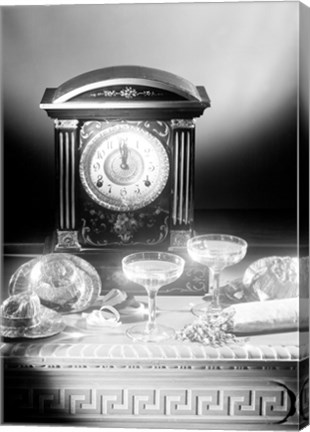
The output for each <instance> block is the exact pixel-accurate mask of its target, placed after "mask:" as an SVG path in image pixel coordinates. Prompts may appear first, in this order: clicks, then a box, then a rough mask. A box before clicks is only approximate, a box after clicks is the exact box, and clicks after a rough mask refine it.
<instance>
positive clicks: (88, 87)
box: [40, 66, 210, 118]
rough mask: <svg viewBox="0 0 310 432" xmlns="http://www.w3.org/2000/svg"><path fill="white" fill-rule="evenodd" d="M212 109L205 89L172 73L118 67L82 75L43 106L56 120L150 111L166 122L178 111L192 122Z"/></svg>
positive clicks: (52, 92) (50, 91)
mask: <svg viewBox="0 0 310 432" xmlns="http://www.w3.org/2000/svg"><path fill="white" fill-rule="evenodd" d="M209 106H210V99H209V97H208V95H207V93H206V91H205V89H204V87H201V86H198V87H196V86H194V85H193V84H192V83H191V82H190V81H188V80H186V79H184V78H182V77H180V76H178V75H175V74H172V73H170V72H166V71H163V70H160V69H154V68H149V67H142V66H114V67H107V68H103V69H97V70H93V71H90V72H87V73H84V74H82V75H78V76H76V77H74V78H72V79H70V80H68V81H66V82H64V83H63V84H61V85H60V86H59V87H57V88H47V89H46V91H45V94H44V96H43V99H42V101H41V104H40V108H42V109H44V110H46V111H47V113H48V114H49V115H50V116H51V117H54V118H57V117H58V116H59V114H65V116H63V118H65V117H66V118H69V117H70V115H69V112H70V111H71V113H72V111H74V113H75V114H76V118H81V117H85V114H86V115H87V110H94V111H93V112H92V114H93V115H92V117H93V116H94V115H95V117H97V118H100V117H102V116H105V117H106V116H108V117H109V110H111V109H112V110H113V111H112V113H113V115H115V114H117V115H121V116H122V113H123V112H124V111H123V110H124V109H125V110H127V109H130V110H133V111H132V112H133V113H134V112H135V114H137V115H139V114H142V112H141V110H145V109H147V110H151V111H153V112H154V110H163V111H164V112H165V114H164V116H165V117H166V118H168V117H169V116H170V114H172V113H174V114H175V113H176V112H178V111H179V112H182V114H184V116H185V117H187V118H190V117H198V116H200V115H201V114H202V112H203V111H204V109H205V108H207V107H209ZM85 110H86V111H85ZM117 110H120V111H119V112H117ZM135 114H134V115H135ZM148 114H149V113H148ZM148 114H147V113H146V115H148ZM71 117H72V116H71ZM140 117H141V115H140ZM142 117H143V116H142ZM172 117H173V116H172ZM181 117H183V116H181Z"/></svg>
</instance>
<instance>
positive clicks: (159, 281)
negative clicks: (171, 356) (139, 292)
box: [122, 252, 185, 342]
mask: <svg viewBox="0 0 310 432" xmlns="http://www.w3.org/2000/svg"><path fill="white" fill-rule="evenodd" d="M184 265H185V262H184V260H183V258H181V257H179V256H178V255H175V254H172V253H167V252H137V253H134V254H131V255H128V256H127V257H125V258H123V260H122V267H123V271H124V274H125V275H126V277H127V278H128V279H129V280H131V281H132V282H135V283H137V284H139V285H142V286H143V287H144V288H145V289H146V292H147V294H148V310H149V317H148V322H147V323H146V325H144V324H139V325H136V326H134V327H132V328H130V329H129V330H128V331H127V334H128V336H130V337H131V338H132V339H134V340H140V341H144V342H160V341H163V340H166V339H169V338H171V337H172V336H173V335H174V330H173V329H171V328H169V327H166V326H161V325H158V324H157V323H156V296H157V292H158V290H159V289H160V288H161V287H162V286H164V285H168V284H170V283H172V282H174V281H176V280H177V279H178V278H179V277H180V276H181V274H182V273H183V270H184Z"/></svg>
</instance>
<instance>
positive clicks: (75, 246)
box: [54, 119, 81, 251]
mask: <svg viewBox="0 0 310 432" xmlns="http://www.w3.org/2000/svg"><path fill="white" fill-rule="evenodd" d="M54 125H55V134H56V139H55V144H56V172H57V173H58V176H57V180H56V181H57V185H56V187H57V200H58V205H57V207H58V212H57V231H56V233H57V244H56V247H55V249H56V250H58V251H61V250H79V249H80V248H81V246H80V244H79V242H78V227H77V214H76V175H77V161H78V158H77V151H78V143H79V127H78V126H79V121H78V120H58V119H57V120H55V122H54Z"/></svg>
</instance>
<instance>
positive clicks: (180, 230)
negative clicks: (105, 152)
mask: <svg viewBox="0 0 310 432" xmlns="http://www.w3.org/2000/svg"><path fill="white" fill-rule="evenodd" d="M209 106H210V99H209V97H208V95H207V93H206V91H205V88H204V87H201V86H200V87H195V86H194V85H193V84H191V83H190V82H189V81H187V80H185V79H183V78H181V77H179V76H177V75H174V74H171V73H169V72H165V71H161V70H158V69H153V68H147V67H142V66H116V67H108V68H104V69H99V70H95V71H91V72H88V73H85V74H82V75H78V76H77V77H74V78H73V79H70V80H69V81H66V82H65V83H63V84H62V85H60V86H59V87H58V88H47V89H46V91H45V93H44V96H43V98H42V101H41V104H40V108H41V109H43V110H45V111H46V112H47V114H48V115H49V116H50V117H51V118H52V119H53V120H54V129H55V161H56V164H55V178H56V190H57V194H58V196H57V205H56V210H55V215H56V224H55V225H56V227H55V231H54V233H53V234H52V235H51V237H50V238H49V239H48V240H47V243H46V251H48V252H69V253H75V254H79V255H81V256H85V257H87V259H88V260H90V261H92V262H93V263H94V264H95V265H96V268H98V265H99V267H100V262H102V260H103V259H104V263H105V264H104V271H106V269H109V268H110V264H111V269H112V270H113V267H114V266H115V262H117V263H119V262H120V260H121V258H122V257H123V256H125V255H127V254H129V253H131V252H132V251H136V250H145V249H153V250H154V249H155V250H170V251H174V252H177V253H180V254H183V255H187V254H186V242H187V240H188V239H189V238H190V237H191V236H192V235H193V232H194V169H195V164H194V159H195V118H196V117H199V116H201V115H202V114H203V112H204V110H205V109H206V108H207V107H209ZM119 123H129V124H133V125H136V126H138V127H141V128H143V129H144V130H146V131H148V132H149V133H151V134H153V135H154V136H155V137H156V138H158V139H159V140H160V141H161V143H162V144H163V145H164V147H165V149H166V151H167V153H168V157H169V164H170V170H169V179H168V182H167V184H166V187H165V188H164V190H163V191H162V193H161V194H160V196H159V197H158V198H156V200H155V201H154V202H152V203H151V204H149V205H148V206H146V207H145V208H143V209H139V210H135V211H132V212H115V211H111V210H107V209H105V208H103V207H101V206H99V205H98V204H97V203H95V202H94V201H92V200H91V199H90V197H89V196H88V195H87V194H86V192H85V190H84V188H83V187H82V184H81V180H80V176H79V161H80V157H81V153H82V151H83V147H84V145H85V140H84V139H83V134H84V133H85V128H86V126H87V125H88V126H89V125H92V127H94V129H96V128H98V129H100V128H105V127H110V126H112V125H116V124H119ZM103 254H104V255H103ZM96 263H97V264H98V263H99V264H98V265H97V264H96ZM199 271H200V272H203V270H202V269H200V270H199ZM111 275H112V276H111ZM111 275H106V276H104V277H103V279H104V280H108V281H110V279H111V277H112V279H113V277H114V276H115V269H114V271H111ZM120 278H121V279H122V277H121V276H120ZM198 279H199V278H198ZM110 282H111V281H110ZM111 283H112V285H113V281H112V282H111ZM111 283H109V284H107V285H109V287H108V288H107V289H110V288H111ZM198 284H199V287H194V288H193V289H194V291H195V290H197V293H199V292H201V288H202V289H204V287H202V286H201V283H200V282H199V280H198ZM187 290H188V288H187ZM187 292H188V291H187Z"/></svg>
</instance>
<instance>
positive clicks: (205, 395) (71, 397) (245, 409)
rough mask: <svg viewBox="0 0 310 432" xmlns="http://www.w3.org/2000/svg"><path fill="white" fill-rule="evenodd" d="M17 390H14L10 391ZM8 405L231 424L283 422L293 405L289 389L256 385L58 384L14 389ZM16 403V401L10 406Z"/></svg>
mask: <svg viewBox="0 0 310 432" xmlns="http://www.w3.org/2000/svg"><path fill="white" fill-rule="evenodd" d="M12 390H13V391H12ZM9 396H10V400H9V401H7V402H8V404H10V405H11V406H14V407H15V409H19V410H22V411H24V412H25V410H26V412H27V413H29V414H30V415H31V412H32V411H35V412H36V413H38V414H39V415H49V416H56V417H59V416H66V418H68V416H70V415H72V416H74V417H75V418H89V416H92V418H99V419H100V418H103V417H104V418H107V417H108V418H114V417H115V418H132V417H135V416H148V418H149V417H151V418H154V419H165V418H166V419H168V418H172V417H177V418H179V419H180V418H184V419H186V420H194V419H195V418H196V419H197V417H199V421H201V420H219V419H221V420H223V419H224V420H226V421H230V422H247V421H251V422H252V421H253V420H255V421H256V422H266V421H268V422H269V423H276V422H279V421H283V420H285V419H286V418H287V416H288V415H290V414H291V408H292V406H293V403H292V401H291V399H290V395H289V393H288V391H287V389H286V388H285V387H281V386H277V385H270V386H268V388H267V387H266V388H265V387H264V388H257V389H252V388H250V387H247V388H244V387H242V388H240V389H235V390H233V389H228V388H225V389H216V388H207V389H206V388H204V389H203V388H198V389H185V388H177V389H176V388H174V389H162V388H159V389H143V388H142V389H137V388H125V389H120V388H109V387H107V388H93V389H90V388H88V389H85V388H69V389H65V388H61V389H60V388H57V389H51V388H48V389H39V388H35V389H31V388H23V389H11V393H10V395H9ZM12 404H13V405H12Z"/></svg>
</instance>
